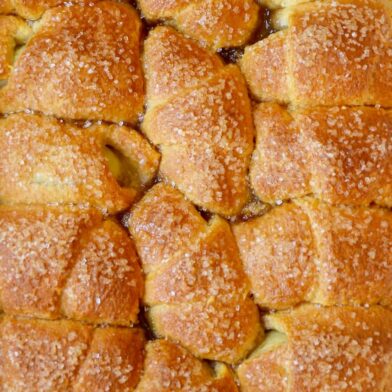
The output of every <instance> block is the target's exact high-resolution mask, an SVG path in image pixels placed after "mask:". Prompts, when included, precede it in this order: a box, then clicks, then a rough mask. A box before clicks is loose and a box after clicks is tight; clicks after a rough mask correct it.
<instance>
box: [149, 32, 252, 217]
mask: <svg viewBox="0 0 392 392" xmlns="http://www.w3.org/2000/svg"><path fill="white" fill-rule="evenodd" d="M144 66H145V75H146V81H147V112H146V114H145V117H144V121H143V123H142V130H143V132H144V133H145V134H146V135H147V137H148V138H149V139H150V140H151V141H152V142H153V143H154V144H156V145H158V146H159V149H160V151H161V153H162V161H161V165H160V173H161V175H162V177H163V178H164V179H166V180H167V181H170V182H172V183H174V184H175V185H176V186H177V187H178V188H179V189H180V190H181V191H182V192H183V193H184V194H185V195H186V196H187V197H188V198H189V199H190V200H191V201H192V202H194V203H195V204H197V205H199V206H200V207H202V208H204V209H207V210H209V211H212V212H214V213H219V214H222V215H234V214H236V213H238V212H240V210H241V208H242V207H243V206H244V204H245V203H246V201H247V199H248V189H247V180H246V175H247V170H248V165H249V160H250V155H251V153H252V148H253V132H254V131H253V123H252V116H251V106H250V101H249V98H248V94H247V90H246V85H245V82H244V80H243V77H242V75H241V73H240V71H239V69H238V68H237V67H236V66H235V65H228V66H224V65H223V63H222V61H221V60H220V59H219V57H218V56H217V55H215V54H213V53H210V52H208V51H207V50H204V49H202V48H201V47H199V46H198V45H197V44H196V43H195V42H193V41H192V40H190V39H187V38H184V37H183V36H182V35H180V34H179V33H177V32H176V31H175V30H174V29H172V28H170V27H157V28H156V29H154V30H153V31H151V32H150V35H149V37H148V39H147V40H146V42H145V48H144Z"/></svg>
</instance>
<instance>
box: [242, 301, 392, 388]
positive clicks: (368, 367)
mask: <svg viewBox="0 0 392 392" xmlns="http://www.w3.org/2000/svg"><path fill="white" fill-rule="evenodd" d="M265 323H266V327H267V328H268V329H270V330H271V332H270V333H269V334H268V335H267V338H266V339H265V341H264V342H263V344H262V345H261V346H260V347H259V348H258V349H257V350H256V351H255V352H254V353H253V354H252V355H251V356H250V357H249V358H248V359H247V360H246V361H244V362H243V363H242V364H241V365H240V367H239V368H238V375H239V380H240V384H241V391H243V392H303V391H307V392H320V391H339V392H340V391H347V392H349V391H350V392H351V391H352V392H354V391H369V392H370V391H371V392H384V391H385V392H386V391H390V390H392V389H391V388H392V333H391V331H392V313H391V312H390V311H388V310H386V309H384V308H382V307H378V306H375V307H370V308H369V309H364V308H359V307H332V308H323V307H314V306H309V305H308V306H301V307H299V308H296V309H294V310H291V311H287V312H279V313H275V314H271V315H268V316H266V317H265Z"/></svg>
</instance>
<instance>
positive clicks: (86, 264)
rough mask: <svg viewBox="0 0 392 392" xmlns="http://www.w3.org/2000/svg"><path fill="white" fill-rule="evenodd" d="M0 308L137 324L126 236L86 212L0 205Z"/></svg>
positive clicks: (132, 259) (135, 273) (137, 281)
mask: <svg viewBox="0 0 392 392" xmlns="http://www.w3.org/2000/svg"><path fill="white" fill-rule="evenodd" d="M0 243H1V245H0V308H1V309H2V310H3V311H4V312H5V313H7V314H22V315H23V314H25V315H28V316H34V317H40V318H60V317H68V318H73V319H78V320H85V321H88V322H90V323H108V324H120V325H128V326H129V325H130V324H131V323H136V322H137V315H138V311H139V299H140V298H141V296H142V293H143V278H142V274H141V270H140V266H139V261H138V257H137V255H136V251H135V249H134V247H133V244H132V242H131V240H130V239H129V238H128V236H127V233H126V232H125V231H124V229H122V228H121V227H120V226H119V225H118V224H116V223H115V222H114V221H111V220H106V221H103V219H102V216H101V215H100V214H99V213H98V212H97V211H94V210H91V209H89V210H81V209H76V208H71V207H65V208H60V207H25V206H18V207H7V206H0Z"/></svg>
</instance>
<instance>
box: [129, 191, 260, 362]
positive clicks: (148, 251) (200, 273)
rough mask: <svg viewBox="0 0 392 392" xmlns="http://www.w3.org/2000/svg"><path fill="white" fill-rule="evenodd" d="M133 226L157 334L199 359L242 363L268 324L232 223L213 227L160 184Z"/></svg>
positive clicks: (214, 221)
mask: <svg viewBox="0 0 392 392" xmlns="http://www.w3.org/2000/svg"><path fill="white" fill-rule="evenodd" d="M129 228H130V231H131V233H132V235H133V238H134V240H135V244H136V247H137V249H138V252H139V254H140V255H141V260H142V264H143V267H145V268H144V270H145V272H146V273H147V276H146V292H145V297H144V301H145V303H146V304H147V305H148V306H150V307H151V308H150V310H149V318H150V320H151V324H152V327H153V329H154V331H155V332H156V333H157V334H158V335H159V336H164V337H169V338H171V339H173V340H174V341H177V342H180V343H181V344H183V345H184V346H185V347H186V348H188V349H189V351H190V352H192V353H193V354H194V355H196V356H198V357H201V358H207V359H213V360H222V361H225V362H229V363H234V362H237V361H238V360H240V359H241V358H242V357H243V356H244V355H245V354H246V353H247V352H248V351H249V350H250V349H251V348H252V346H253V344H254V343H255V341H256V339H257V338H258V335H259V333H260V326H259V321H258V312H257V308H256V307H255V305H254V303H253V302H252V301H251V300H250V299H249V298H248V282H247V279H246V277H245V275H244V272H243V270H242V266H241V261H240V259H239V255H238V250H237V248H236V245H235V242H234V238H233V236H232V234H231V231H230V227H229V225H228V224H227V222H225V221H224V220H223V219H221V218H219V217H214V218H212V219H211V220H210V222H208V223H207V222H205V221H204V220H203V219H202V218H201V217H200V216H199V214H198V213H197V211H196V209H195V208H194V207H193V206H192V205H191V203H189V202H188V201H186V200H184V199H183V198H182V197H181V194H180V193H179V192H178V191H177V190H175V189H174V188H171V187H169V186H168V185H164V184H159V185H156V186H155V187H153V188H152V189H151V190H150V191H149V192H148V193H147V195H146V196H145V198H143V199H142V200H141V202H140V203H138V204H137V206H136V207H135V209H134V211H133V212H132V214H131V217H130V220H129Z"/></svg>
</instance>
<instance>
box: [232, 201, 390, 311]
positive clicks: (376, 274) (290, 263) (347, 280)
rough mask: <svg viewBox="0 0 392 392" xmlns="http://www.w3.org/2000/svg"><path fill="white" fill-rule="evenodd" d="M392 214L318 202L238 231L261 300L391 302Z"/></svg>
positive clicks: (274, 304)
mask: <svg viewBox="0 0 392 392" xmlns="http://www.w3.org/2000/svg"><path fill="white" fill-rule="evenodd" d="M391 227H392V213H391V212H390V211H388V210H384V209H379V208H364V207H358V208H354V207H344V206H339V207H332V206H330V205H328V204H326V203H321V202H318V201H316V200H314V199H305V200H301V201H298V202H296V203H295V204H287V205H284V206H282V207H279V208H276V209H274V210H273V211H271V212H270V213H268V214H266V215H265V216H263V217H261V218H257V219H255V220H253V221H250V222H246V223H241V224H237V225H234V227H233V231H234V234H235V236H236V239H237V243H238V246H239V249H240V253H241V256H242V260H243V262H244V267H245V272H246V273H247V275H248V277H249V279H250V281H251V284H252V292H253V294H254V296H255V300H256V302H257V303H258V304H259V305H261V306H265V307H269V308H278V309H282V308H285V307H286V308H287V307H289V306H294V305H297V304H299V303H301V302H305V301H310V302H314V303H321V304H324V305H340V304H353V305H354V304H383V305H391V304H392V296H391V293H392V255H391V251H390V250H391V248H392V230H391Z"/></svg>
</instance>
